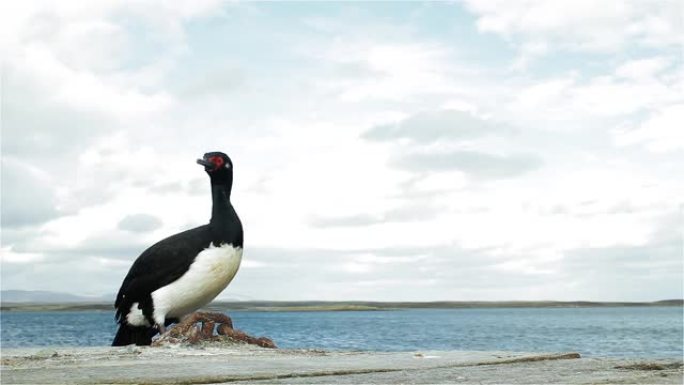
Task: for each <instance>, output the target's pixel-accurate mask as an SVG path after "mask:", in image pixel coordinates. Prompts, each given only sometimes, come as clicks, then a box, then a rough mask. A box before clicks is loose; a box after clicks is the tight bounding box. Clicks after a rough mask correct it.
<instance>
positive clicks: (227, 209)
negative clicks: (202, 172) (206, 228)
mask: <svg viewBox="0 0 684 385" xmlns="http://www.w3.org/2000/svg"><path fill="white" fill-rule="evenodd" d="M230 190H231V185H230V184H213V183H212V185H211V199H212V203H213V205H212V209H211V221H209V223H210V224H211V225H219V226H221V225H226V224H228V223H229V222H232V221H233V219H234V217H236V214H235V210H234V209H233V205H232V204H231V203H230Z"/></svg>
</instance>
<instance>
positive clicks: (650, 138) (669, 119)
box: [615, 104, 684, 152]
mask: <svg viewBox="0 0 684 385" xmlns="http://www.w3.org/2000/svg"><path fill="white" fill-rule="evenodd" d="M682 122H684V104H674V105H670V106H665V107H662V108H659V109H657V110H656V111H655V112H654V113H653V114H651V115H650V116H649V117H648V118H647V119H646V120H645V121H644V122H642V123H641V124H639V125H638V126H637V127H636V128H626V129H623V130H620V131H617V132H616V138H615V139H616V143H617V144H618V145H622V146H624V145H634V144H642V145H644V146H645V147H646V148H647V149H649V150H650V151H653V152H670V151H681V150H684V129H683V128H682Z"/></svg>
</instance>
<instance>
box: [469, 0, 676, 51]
mask: <svg viewBox="0 0 684 385" xmlns="http://www.w3.org/2000/svg"><path fill="white" fill-rule="evenodd" d="M464 5H465V6H466V8H467V9H468V10H470V11H471V12H473V13H474V14H475V15H477V17H478V19H477V28H478V30H480V31H482V32H491V33H496V34H499V35H502V36H504V37H505V38H508V39H512V40H516V39H517V40H520V41H532V42H536V43H545V44H546V45H547V46H548V47H549V48H550V49H555V50H558V49H570V50H575V51H590V52H596V51H600V52H610V53H613V52H618V51H620V50H621V49H623V48H624V47H625V46H628V45H637V46H642V47H644V46H645V47H676V46H677V45H679V44H680V43H681V41H680V38H679V37H680V36H682V23H681V11H682V8H681V3H680V2H679V1H677V0H669V1H668V0H665V1H658V2H644V1H639V0H630V1H623V0H607V1H601V2H600V3H597V2H594V1H591V0H574V1H570V0H558V1H546V0H531V1H525V2H515V1H513V2H511V1H505V0H498V1H490V0H465V1H464Z"/></svg>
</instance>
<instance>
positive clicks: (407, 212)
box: [309, 202, 443, 228]
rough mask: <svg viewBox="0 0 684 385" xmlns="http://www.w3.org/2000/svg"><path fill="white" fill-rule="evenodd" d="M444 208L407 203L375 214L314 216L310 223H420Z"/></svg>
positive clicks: (431, 217) (318, 225) (353, 224)
mask: <svg viewBox="0 0 684 385" xmlns="http://www.w3.org/2000/svg"><path fill="white" fill-rule="evenodd" d="M442 209H443V208H441V207H439V206H436V205H429V204H417V203H415V202H411V203H409V202H405V205H404V206H399V207H395V208H392V209H389V210H386V211H384V212H380V213H375V214H356V215H344V216H318V215H317V216H314V217H313V218H312V219H311V220H310V221H309V223H310V224H311V225H312V226H314V227H321V228H327V227H356V226H369V225H376V224H387V223H392V222H420V221H427V220H430V219H434V218H435V217H436V216H437V215H439V213H440V212H441V210H442Z"/></svg>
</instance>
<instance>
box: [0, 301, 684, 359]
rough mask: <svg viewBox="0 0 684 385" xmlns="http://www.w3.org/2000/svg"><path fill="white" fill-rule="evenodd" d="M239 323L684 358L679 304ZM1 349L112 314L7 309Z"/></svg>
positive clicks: (320, 338) (365, 342) (339, 343)
mask: <svg viewBox="0 0 684 385" xmlns="http://www.w3.org/2000/svg"><path fill="white" fill-rule="evenodd" d="M229 314H230V316H231V317H232V318H233V322H234V324H235V327H236V328H238V329H241V330H243V331H245V332H247V333H249V334H253V335H257V336H262V335H264V336H268V337H270V338H272V339H273V340H274V341H275V342H276V344H277V345H278V346H279V347H281V348H316V349H327V350H375V351H415V350H452V349H455V350H510V351H538V352H539V351H577V352H580V353H583V354H584V355H588V356H619V357H630V356H640V357H682V354H683V348H682V345H683V342H682V341H683V338H684V335H683V328H684V327H683V326H682V322H683V320H682V318H683V316H682V308H681V307H622V308H554V309H548V308H547V309H540V308H522V309H448V310H447V309H444V310H442V309H429V310H399V311H368V312H365V311H349V312H245V311H234V312H230V313H229ZM0 317H1V324H2V333H1V334H2V347H3V348H11V347H30V346H98V345H109V344H110V342H111V339H112V336H113V335H114V331H115V328H116V325H115V324H114V320H113V314H112V313H110V312H102V311H80V312H2V313H1V314H0Z"/></svg>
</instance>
